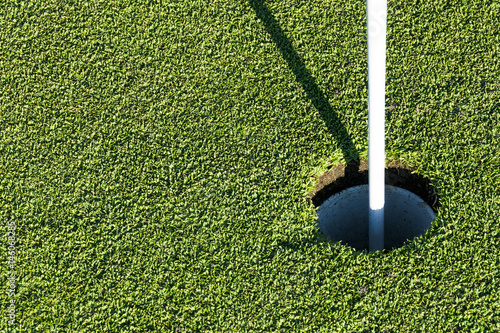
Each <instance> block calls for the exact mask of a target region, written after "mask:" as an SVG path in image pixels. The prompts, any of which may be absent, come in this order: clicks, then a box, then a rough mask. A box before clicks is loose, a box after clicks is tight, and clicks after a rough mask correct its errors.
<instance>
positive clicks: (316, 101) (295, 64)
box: [248, 0, 359, 173]
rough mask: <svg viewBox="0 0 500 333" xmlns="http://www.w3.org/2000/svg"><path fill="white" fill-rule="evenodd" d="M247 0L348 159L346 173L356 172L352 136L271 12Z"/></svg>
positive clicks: (261, 3) (259, 2)
mask: <svg viewBox="0 0 500 333" xmlns="http://www.w3.org/2000/svg"><path fill="white" fill-rule="evenodd" d="M248 2H249V4H250V6H251V7H252V8H253V10H254V11H255V13H256V15H257V18H258V19H259V20H260V21H262V23H263V24H264V26H265V28H266V31H267V32H268V33H269V35H270V36H271V38H272V40H273V41H274V43H275V44H276V46H278V49H279V50H280V53H281V55H282V57H283V59H285V60H286V62H287V63H288V67H289V68H290V69H291V70H292V72H293V74H294V75H295V78H296V80H297V82H299V83H300V84H301V85H302V88H303V89H304V91H305V92H306V95H307V98H308V99H309V100H310V101H311V102H312V103H313V105H314V107H315V108H316V109H317V110H318V111H319V113H320V115H321V117H322V118H323V120H324V121H325V123H326V125H327V128H328V130H329V131H330V133H332V134H333V135H334V136H335V139H336V141H337V144H338V145H339V147H340V149H341V150H342V153H343V155H344V158H345V160H346V161H347V162H348V168H347V169H346V172H347V173H349V172H350V171H352V172H357V171H358V167H359V153H358V151H357V150H356V148H355V147H354V144H353V142H352V139H351V137H350V136H349V133H348V132H347V130H346V129H345V127H344V125H342V123H341V121H340V119H339V117H338V115H337V113H336V112H335V111H334V110H333V108H332V106H331V105H330V103H329V102H328V100H327V98H326V97H325V94H324V93H323V92H322V91H321V89H320V88H319V87H318V84H317V83H316V80H315V79H314V77H313V76H312V75H311V73H310V72H309V71H308V70H307V68H306V65H305V64H304V62H303V61H302V59H301V58H300V56H299V55H298V54H297V52H296V51H295V49H294V48H293V45H292V43H291V42H290V40H289V39H288V38H287V37H286V35H285V33H284V32H283V29H281V27H280V25H279V23H278V22H277V21H276V19H275V18H274V16H273V14H272V13H271V11H270V10H269V9H268V8H267V7H266V5H265V4H264V0H248Z"/></svg>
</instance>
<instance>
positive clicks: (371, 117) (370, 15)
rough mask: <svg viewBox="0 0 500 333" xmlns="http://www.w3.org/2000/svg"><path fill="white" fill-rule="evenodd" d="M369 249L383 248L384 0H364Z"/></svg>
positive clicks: (385, 1) (385, 17)
mask: <svg viewBox="0 0 500 333" xmlns="http://www.w3.org/2000/svg"><path fill="white" fill-rule="evenodd" d="M366 9H367V30H368V170H369V171H368V182H369V185H368V186H369V197H370V213H369V214H370V215H369V230H368V237H369V250H370V252H373V251H379V250H380V251H381V250H383V249H384V205H385V48H386V29H387V28H386V27H387V0H367V3H366Z"/></svg>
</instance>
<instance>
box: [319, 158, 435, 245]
mask: <svg viewBox="0 0 500 333" xmlns="http://www.w3.org/2000/svg"><path fill="white" fill-rule="evenodd" d="M367 165H368V164H367V162H366V161H361V163H358V164H350V165H348V166H337V167H336V168H334V169H332V170H330V171H329V172H327V173H325V174H324V175H322V176H320V177H319V184H318V186H316V188H315V190H313V192H311V193H310V198H311V200H312V202H313V203H314V205H315V206H316V207H318V209H317V216H318V227H319V231H320V232H321V233H322V234H323V235H324V236H325V237H326V238H328V239H329V240H331V241H333V242H341V243H342V244H345V245H348V246H350V247H352V248H354V249H355V250H356V251H364V250H366V251H368V244H369V243H368V185H367V184H368V167H367ZM413 171H414V169H412V168H408V167H407V166H406V165H404V164H403V163H400V162H393V163H390V164H388V165H387V167H386V172H385V173H386V174H385V178H386V187H385V191H386V193H385V221H384V223H385V227H384V238H385V242H384V251H385V252H386V251H388V250H392V249H395V248H399V247H402V246H403V245H404V244H405V242H407V241H411V240H413V239H414V238H415V237H417V236H420V235H423V234H425V232H426V231H427V229H428V228H429V227H431V226H432V221H433V220H434V219H435V217H436V212H437V208H438V207H439V196H438V195H437V193H436V190H435V188H434V187H433V186H432V185H431V182H430V180H429V179H426V178H424V177H421V176H419V175H416V174H415V173H413Z"/></svg>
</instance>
